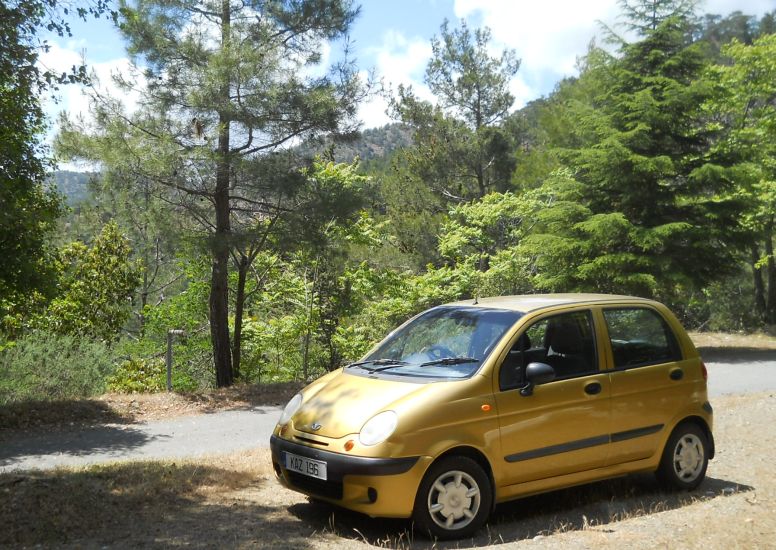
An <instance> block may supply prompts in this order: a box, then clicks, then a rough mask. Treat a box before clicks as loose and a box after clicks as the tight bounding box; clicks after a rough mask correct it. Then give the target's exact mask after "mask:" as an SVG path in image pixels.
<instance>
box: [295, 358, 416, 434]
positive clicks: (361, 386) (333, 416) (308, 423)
mask: <svg viewBox="0 0 776 550" xmlns="http://www.w3.org/2000/svg"><path fill="white" fill-rule="evenodd" d="M426 385H427V384H425V383H417V382H404V381H400V380H398V381H397V380H395V379H385V378H382V377H368V376H359V375H356V374H350V373H347V372H344V371H343V370H339V371H335V372H333V373H330V374H329V375H327V376H324V377H323V378H321V379H319V380H317V381H316V382H313V383H312V384H310V385H309V386H308V387H307V388H305V389H304V390H303V391H302V395H303V398H304V400H303V402H302V406H301V407H300V409H299V411H298V412H297V413H296V414H295V415H294V416H293V419H292V421H293V425H294V428H295V429H297V430H299V431H302V432H308V433H311V434H316V435H320V436H324V437H332V438H340V437H344V436H346V435H349V434H355V433H358V432H360V431H361V427H362V426H363V425H364V423H365V422H366V421H367V420H369V419H370V418H372V417H373V416H374V415H375V414H377V413H379V412H380V411H383V410H386V408H390V406H391V405H392V404H394V403H395V402H397V401H399V400H401V399H402V398H404V397H406V396H408V395H410V394H412V393H415V392H418V391H422V389H423V388H424V387H426ZM313 425H315V427H316V428H317V429H313ZM318 426H320V427H318Z"/></svg>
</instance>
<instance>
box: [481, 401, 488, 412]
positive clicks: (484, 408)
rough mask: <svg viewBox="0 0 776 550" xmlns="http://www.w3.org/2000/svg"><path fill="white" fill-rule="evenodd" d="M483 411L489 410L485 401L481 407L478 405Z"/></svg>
mask: <svg viewBox="0 0 776 550" xmlns="http://www.w3.org/2000/svg"><path fill="white" fill-rule="evenodd" d="M480 408H481V409H482V410H483V411H485V412H488V411H489V410H490V405H488V404H487V403H485V404H484V405H483V406H482V407H480Z"/></svg>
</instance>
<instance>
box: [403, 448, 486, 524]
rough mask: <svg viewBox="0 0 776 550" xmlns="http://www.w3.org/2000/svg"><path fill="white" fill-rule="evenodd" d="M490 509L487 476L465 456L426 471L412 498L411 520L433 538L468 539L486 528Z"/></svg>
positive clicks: (446, 459)
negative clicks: (415, 494)
mask: <svg viewBox="0 0 776 550" xmlns="http://www.w3.org/2000/svg"><path fill="white" fill-rule="evenodd" d="M492 505H493V491H492V490H491V486H490V480H489V479H488V475H487V474H486V473H485V471H484V470H483V469H482V467H481V466H480V465H479V464H477V463H476V462H475V461H474V460H472V459H470V458H467V457H464V456H450V457H447V458H443V459H442V460H440V461H439V462H437V463H436V464H434V465H433V466H431V468H429V470H428V472H426V475H425V476H424V477H423V481H422V482H421V484H420V488H419V489H418V494H417V496H416V497H415V510H414V513H413V519H414V520H415V523H416V524H417V525H418V526H419V527H420V528H421V529H422V530H423V531H425V532H426V533H428V534H429V535H431V536H432V537H436V538H439V539H453V538H463V537H468V536H469V535H471V534H472V533H474V532H475V531H477V530H478V529H479V528H480V527H482V526H483V525H484V524H485V521H486V520H487V519H488V515H490V509H491V507H492Z"/></svg>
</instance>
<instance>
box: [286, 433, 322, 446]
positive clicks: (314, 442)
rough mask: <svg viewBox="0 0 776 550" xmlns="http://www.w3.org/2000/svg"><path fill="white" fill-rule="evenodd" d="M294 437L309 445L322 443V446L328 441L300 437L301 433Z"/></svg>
mask: <svg viewBox="0 0 776 550" xmlns="http://www.w3.org/2000/svg"><path fill="white" fill-rule="evenodd" d="M294 439H296V440H297V441H303V442H304V443H310V444H311V445H323V446H324V447H328V446H329V444H328V443H324V442H323V441H317V440H315V439H310V438H309V437H302V436H301V435H295V436H294Z"/></svg>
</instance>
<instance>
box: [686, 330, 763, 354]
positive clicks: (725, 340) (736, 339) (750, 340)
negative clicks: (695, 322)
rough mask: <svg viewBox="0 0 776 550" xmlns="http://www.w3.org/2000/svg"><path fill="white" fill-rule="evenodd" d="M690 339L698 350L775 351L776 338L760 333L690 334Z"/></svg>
mask: <svg viewBox="0 0 776 550" xmlns="http://www.w3.org/2000/svg"><path fill="white" fill-rule="evenodd" d="M690 338H691V339H692V341H693V342H694V343H695V345H696V346H697V347H699V348H707V349H711V348H715V349H717V348H745V349H756V350H776V336H774V335H771V334H765V333H762V332H758V333H754V334H737V333H724V332H691V333H690Z"/></svg>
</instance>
